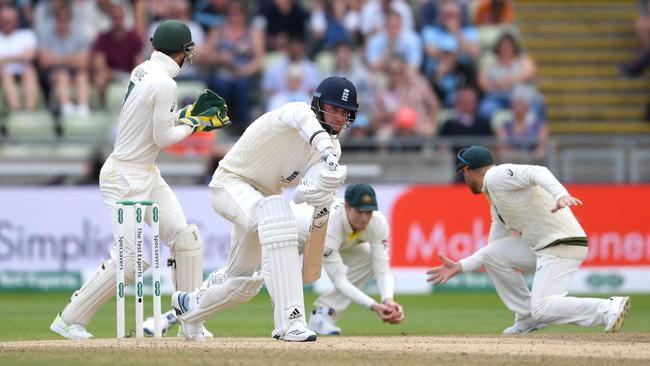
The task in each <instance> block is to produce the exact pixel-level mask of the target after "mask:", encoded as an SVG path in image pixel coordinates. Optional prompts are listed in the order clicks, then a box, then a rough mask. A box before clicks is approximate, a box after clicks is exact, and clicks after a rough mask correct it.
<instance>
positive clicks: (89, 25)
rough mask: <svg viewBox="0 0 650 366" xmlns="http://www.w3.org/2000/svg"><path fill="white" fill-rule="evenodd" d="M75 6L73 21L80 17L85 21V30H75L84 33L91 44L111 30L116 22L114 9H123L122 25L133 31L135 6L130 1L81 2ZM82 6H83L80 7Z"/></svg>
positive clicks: (100, 0)
mask: <svg viewBox="0 0 650 366" xmlns="http://www.w3.org/2000/svg"><path fill="white" fill-rule="evenodd" d="M78 3H83V4H75V5H74V6H75V8H74V9H73V10H72V11H73V19H74V18H75V17H77V16H78V17H80V18H82V19H83V22H82V24H83V26H84V27H83V28H81V29H78V28H74V29H75V31H76V32H81V33H83V34H84V35H85V36H86V37H87V38H88V41H89V42H93V41H95V39H96V38H97V37H98V36H99V35H100V34H103V33H106V32H108V31H110V30H111V28H112V26H113V24H114V23H113V22H114V19H113V17H114V14H113V7H114V6H115V5H119V6H120V7H121V8H122V23H123V27H124V28H125V29H133V25H134V20H133V5H132V1H129V0H95V1H84V2H79V1H78ZM79 5H81V6H79Z"/></svg>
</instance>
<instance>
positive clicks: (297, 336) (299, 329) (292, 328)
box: [273, 320, 316, 342]
mask: <svg viewBox="0 0 650 366" xmlns="http://www.w3.org/2000/svg"><path fill="white" fill-rule="evenodd" d="M276 337H277V334H274V335H273V338H275V339H280V340H283V341H287V342H313V341H315V340H316V333H314V332H312V331H311V330H309V328H307V327H306V326H305V323H303V322H302V321H300V320H296V321H294V322H293V323H291V325H289V328H288V329H287V331H286V332H285V333H284V334H283V335H281V336H280V337H279V338H276Z"/></svg>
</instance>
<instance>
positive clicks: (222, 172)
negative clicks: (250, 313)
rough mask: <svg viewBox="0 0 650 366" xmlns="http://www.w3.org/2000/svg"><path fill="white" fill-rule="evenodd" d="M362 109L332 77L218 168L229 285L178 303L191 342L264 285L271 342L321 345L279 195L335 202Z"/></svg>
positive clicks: (264, 121)
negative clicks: (345, 147) (342, 137)
mask: <svg viewBox="0 0 650 366" xmlns="http://www.w3.org/2000/svg"><path fill="white" fill-rule="evenodd" d="M358 107H359V106H358V103H357V91H356V88H355V86H354V85H353V84H352V82H350V81H349V80H347V79H345V78H342V77H329V78H326V79H325V80H323V81H322V82H321V83H320V84H319V85H318V87H317V88H316V91H315V92H314V95H313V98H312V102H311V106H310V105H308V104H306V103H299V102H296V103H287V104H284V105H282V106H280V107H278V108H277V109H275V110H272V111H270V112H268V113H266V114H264V115H263V116H261V117H260V118H258V119H257V120H255V121H254V122H253V123H252V124H251V125H250V126H249V127H248V128H247V129H246V131H245V132H244V134H243V135H242V136H241V138H240V139H239V140H238V141H237V143H236V144H235V145H234V146H233V148H232V149H231V150H230V151H229V152H228V153H227V154H226V156H225V157H224V159H223V160H222V161H221V162H220V164H219V167H218V168H217V170H216V171H215V173H214V176H213V178H212V181H211V182H210V189H211V196H212V207H213V208H214V210H215V211H216V212H217V213H218V214H220V215H221V216H223V217H224V218H225V219H227V220H228V221H230V222H232V224H233V226H232V232H231V244H230V254H229V257H228V261H227V264H226V271H225V274H224V281H223V284H221V285H216V286H210V287H208V288H207V289H206V290H202V291H195V292H191V293H188V292H182V291H178V292H176V293H174V295H173V296H172V306H173V307H174V308H175V309H176V312H177V314H178V315H179V321H180V324H181V327H182V328H183V333H184V335H185V337H186V338H187V339H188V340H196V341H202V340H203V338H204V337H203V334H202V332H201V329H202V326H201V324H202V323H203V321H204V320H205V319H207V318H208V317H210V316H211V315H213V314H215V313H217V312H219V311H221V310H224V309H226V308H227V307H229V306H232V305H234V304H237V303H241V302H245V301H248V300H250V299H251V298H252V297H253V296H255V294H257V292H258V291H259V289H260V287H261V285H262V283H263V282H264V283H265V284H266V287H267V288H268V290H269V294H270V295H271V299H272V301H273V304H274V324H275V327H274V330H273V332H272V333H271V335H272V336H273V338H276V339H281V340H285V341H294V342H304V341H314V340H316V334H315V333H314V332H313V331H311V330H309V329H308V328H307V323H306V319H305V306H304V297H303V288H302V286H303V284H302V276H301V262H300V257H299V254H298V229H297V226H296V220H295V218H294V216H293V213H292V212H291V208H290V206H289V202H288V201H287V200H285V199H284V198H283V197H282V196H281V195H280V194H281V193H282V189H283V188H285V187H296V186H298V183H299V182H300V185H299V186H298V189H296V195H297V197H296V199H297V200H299V201H304V202H306V203H308V204H309V205H312V206H323V205H325V204H327V203H329V202H330V201H331V200H332V199H333V197H334V194H335V192H336V191H337V190H338V189H339V188H340V187H341V186H342V185H343V183H344V181H345V177H346V167H345V166H341V165H339V163H338V161H339V158H340V155H341V146H340V144H339V141H338V139H337V138H336V137H337V135H338V134H339V132H341V130H342V129H343V128H345V127H346V126H348V125H350V124H351V123H352V122H354V119H355V117H356V113H357V110H358ZM260 265H261V274H260V275H256V271H257V270H258V268H259V267H260Z"/></svg>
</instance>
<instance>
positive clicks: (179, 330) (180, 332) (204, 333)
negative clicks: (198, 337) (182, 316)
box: [178, 325, 214, 338]
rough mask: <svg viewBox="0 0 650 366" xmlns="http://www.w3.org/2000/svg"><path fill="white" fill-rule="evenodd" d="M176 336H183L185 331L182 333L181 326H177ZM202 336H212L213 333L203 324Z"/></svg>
mask: <svg viewBox="0 0 650 366" xmlns="http://www.w3.org/2000/svg"><path fill="white" fill-rule="evenodd" d="M178 337H179V338H185V333H183V327H178ZM203 338H214V334H212V332H210V331H209V330H208V329H207V328H206V327H205V325H204V326H203Z"/></svg>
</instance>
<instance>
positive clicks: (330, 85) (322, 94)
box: [311, 76, 359, 134]
mask: <svg viewBox="0 0 650 366" xmlns="http://www.w3.org/2000/svg"><path fill="white" fill-rule="evenodd" d="M323 104H330V105H333V106H335V107H339V108H343V109H345V110H347V111H348V119H347V122H346V123H345V126H344V128H347V127H349V126H350V125H351V124H352V122H354V119H355V118H356V117H357V111H358V110H359V103H357V88H355V87H354V84H352V82H351V81H350V80H348V79H346V78H344V77H340V76H332V77H329V78H327V79H325V80H323V81H321V83H320V84H318V87H317V88H316V91H315V92H314V94H313V96H312V99H311V109H312V110H313V111H314V113H316V117H317V118H318V121H319V122H320V124H321V126H323V128H324V129H325V131H327V132H328V133H330V134H331V133H332V132H333V129H332V126H331V125H330V124H329V123H327V122H326V121H325V113H326V112H325V111H323Z"/></svg>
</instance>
